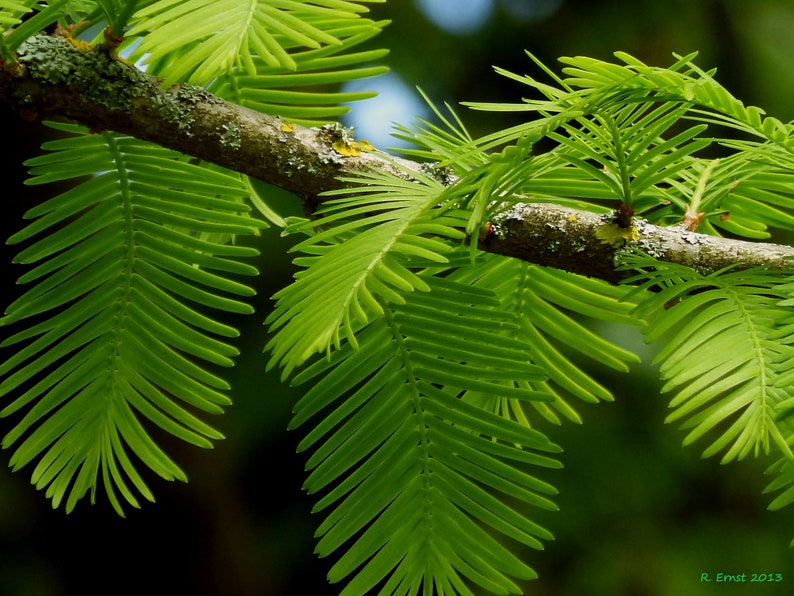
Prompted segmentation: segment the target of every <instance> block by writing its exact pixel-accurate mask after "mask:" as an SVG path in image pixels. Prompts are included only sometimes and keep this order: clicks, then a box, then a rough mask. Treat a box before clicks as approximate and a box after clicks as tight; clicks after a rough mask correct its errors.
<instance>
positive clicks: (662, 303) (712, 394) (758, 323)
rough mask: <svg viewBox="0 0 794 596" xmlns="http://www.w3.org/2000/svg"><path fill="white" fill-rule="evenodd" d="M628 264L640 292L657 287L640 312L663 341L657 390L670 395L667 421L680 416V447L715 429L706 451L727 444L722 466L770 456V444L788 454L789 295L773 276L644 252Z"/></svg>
mask: <svg viewBox="0 0 794 596" xmlns="http://www.w3.org/2000/svg"><path fill="white" fill-rule="evenodd" d="M627 267H630V268H634V269H637V270H640V271H641V273H640V274H639V275H637V276H636V277H634V278H632V281H634V282H637V283H640V288H652V287H655V288H661V289H662V291H660V292H657V293H655V294H652V295H651V294H649V295H647V296H646V298H645V300H644V302H643V303H642V304H640V305H639V306H638V307H637V311H636V312H637V314H638V315H639V316H642V317H643V318H644V319H645V320H647V321H649V326H648V340H649V341H651V340H657V339H661V338H663V339H664V341H665V345H664V347H663V348H662V349H661V350H660V351H659V352H658V354H657V356H656V358H655V362H658V363H661V367H660V370H661V374H662V378H663V379H665V380H666V383H665V385H664V386H663V388H662V390H663V391H665V392H669V391H675V392H676V395H675V396H674V398H673V399H672V401H671V403H670V407H671V408H673V411H672V413H671V414H670V415H669V416H668V417H667V421H668V422H672V421H676V420H682V419H683V420H685V422H684V423H683V428H686V429H689V433H688V434H687V436H686V438H685V439H684V443H685V444H688V443H691V442H693V441H695V440H697V439H698V438H700V437H702V436H703V435H705V434H707V433H710V434H711V435H712V436H714V435H716V439H714V440H713V442H712V443H711V445H710V446H709V447H708V448H707V449H706V450H705V452H704V456H710V455H714V454H715V453H717V452H719V451H723V450H725V453H724V455H723V458H722V461H723V462H727V461H730V460H732V459H735V458H738V459H742V458H744V457H745V456H746V455H747V454H749V453H750V452H753V453H754V454H755V455H756V456H757V455H758V454H759V452H761V451H763V452H764V453H769V451H770V447H771V446H772V445H774V446H775V447H776V449H777V450H779V451H780V452H781V453H783V454H784V455H785V456H786V457H789V458H791V457H794V454H792V452H791V449H790V448H789V445H788V439H787V438H786V435H787V434H788V433H789V431H788V430H787V429H786V428H785V427H782V426H780V425H779V424H778V423H777V422H776V413H777V410H778V408H779V407H780V405H781V404H782V403H786V402H789V400H790V399H791V397H792V395H791V386H790V385H786V384H785V383H784V382H783V381H784V379H785V378H786V376H787V375H788V374H789V369H790V364H789V363H790V362H791V358H792V357H794V344H792V341H791V339H792V337H791V335H790V334H788V335H786V334H781V332H780V330H781V329H790V328H791V325H792V324H794V316H792V313H791V311H790V309H788V308H786V307H785V306H783V305H781V304H780V303H781V301H782V299H783V298H784V297H786V295H787V294H786V292H785V288H784V286H783V285H782V284H781V283H780V275H779V273H776V272H771V271H767V270H761V269H753V270H749V271H735V272H719V273H716V274H712V275H702V274H698V273H696V272H695V271H693V270H691V269H689V268H687V267H683V266H681V265H675V264H670V263H662V262H657V261H655V260H654V259H652V258H650V257H647V256H642V255H636V256H632V257H629V258H628V261H627ZM705 355H707V356H708V357H706V356H705Z"/></svg>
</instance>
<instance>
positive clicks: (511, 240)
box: [0, 35, 794, 282]
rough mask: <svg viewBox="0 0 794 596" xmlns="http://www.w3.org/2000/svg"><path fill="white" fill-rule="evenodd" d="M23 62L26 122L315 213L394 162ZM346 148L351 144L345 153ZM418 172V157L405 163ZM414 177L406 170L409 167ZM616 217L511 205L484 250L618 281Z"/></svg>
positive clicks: (63, 57) (70, 54) (85, 61)
mask: <svg viewBox="0 0 794 596" xmlns="http://www.w3.org/2000/svg"><path fill="white" fill-rule="evenodd" d="M18 59H19V62H18V64H16V65H5V67H4V68H2V69H0V98H1V99H2V100H3V101H5V102H6V103H7V104H9V105H10V106H11V107H12V108H13V109H14V110H16V112H17V113H18V114H19V115H20V117H23V118H28V119H44V118H66V119H69V120H73V121H76V122H79V123H81V124H84V125H86V126H88V127H89V128H91V129H94V130H113V131H116V132H120V133H123V134H129V135H132V136H135V137H137V138H140V139H144V140H148V141H153V142H155V143H158V144H160V145H162V146H164V147H168V148H170V149H175V150H177V151H180V152H183V153H185V154H188V155H191V156H194V157H197V158H200V159H203V160H207V161H209V162H212V163H215V164H218V165H221V166H224V167H227V168H230V169H232V170H235V171H238V172H242V173H244V174H247V175H249V176H253V177H255V178H258V179H260V180H263V181H265V182H268V183H270V184H273V185H276V186H279V187H281V188H284V189H286V190H289V191H291V192H293V193H295V194H296V195H297V196H298V197H300V199H301V200H303V201H304V204H305V206H306V208H307V209H309V210H310V209H312V208H313V207H314V206H315V205H316V203H317V201H319V200H320V198H319V194H320V193H322V192H323V191H326V190H331V189H335V188H339V187H341V186H343V185H344V182H342V181H340V179H339V178H340V177H342V176H349V175H351V174H354V173H355V172H356V171H359V170H361V169H365V168H379V169H388V170H391V171H396V172H400V173H402V172H403V170H399V169H396V168H394V166H393V165H392V163H393V160H395V159H396V158H394V157H392V156H386V155H384V154H381V153H379V152H377V151H375V152H360V153H359V154H357V155H346V153H358V151H357V150H354V151H345V150H344V148H345V147H347V148H348V149H349V148H351V147H355V145H354V140H353V139H352V138H350V131H349V130H347V129H344V128H342V127H340V126H324V127H319V128H306V127H301V126H297V125H294V124H290V123H288V122H285V121H283V120H281V119H280V118H278V117H274V116H270V115H267V114H262V113H259V112H256V111H253V110H250V109H247V108H244V107H241V106H238V105H235V104H232V103H229V102H227V101H224V100H223V99H220V98H218V97H215V96H213V95H212V94H210V93H207V92H206V91H204V90H203V89H200V88H196V87H191V86H185V85H178V86H174V87H172V88H169V89H163V88H162V86H161V84H160V81H159V80H158V79H156V78H155V77H152V76H150V75H147V74H145V73H143V72H141V71H139V70H137V69H136V68H134V67H132V66H129V65H126V64H124V63H122V62H120V61H118V60H115V59H113V58H111V57H110V56H108V55H107V54H106V53H104V52H101V51H88V52H86V51H83V50H80V49H78V48H76V47H75V46H73V45H72V44H70V43H69V42H68V41H67V40H65V39H62V38H59V37H52V36H47V35H38V36H35V37H33V38H31V40H29V41H28V42H26V43H25V44H24V45H23V46H22V47H21V48H20V50H19V56H18ZM340 147H341V148H342V151H340ZM399 161H401V162H402V163H403V164H404V165H407V166H408V167H409V168H414V169H418V168H419V167H420V165H419V164H417V163H413V162H408V161H405V160H399ZM402 175H404V174H402ZM608 224H609V221H607V220H605V219H604V218H603V217H602V216H599V215H595V214H593V213H589V212H584V211H576V210H572V209H567V208H563V207H559V206H556V205H552V204H544V203H537V204H522V205H516V206H513V207H512V208H511V209H509V210H507V211H506V212H505V213H503V214H501V215H500V216H498V217H497V218H495V220H494V222H493V226H492V228H491V229H490V231H489V233H488V234H487V235H486V236H485V237H484V238H482V240H481V242H480V243H479V246H480V247H481V248H482V249H484V250H486V251H491V252H494V253H498V254H502V255H507V256H511V257H516V258H519V259H524V260H526V261H529V262H532V263H537V264H541V265H548V266H552V267H557V268H560V269H565V270H568V271H573V272H576V273H580V274H584V275H588V276H592V277H599V278H602V279H606V280H608V281H611V282H616V281H619V280H620V279H621V278H622V277H623V276H624V275H625V274H624V273H623V272H620V271H618V270H616V257H617V256H619V254H620V251H621V250H622V248H621V247H615V246H613V245H611V244H609V243H605V242H604V241H603V240H602V235H601V234H600V233H599V230H603V226H605V225H608ZM636 232H637V234H636V237H635V238H633V239H630V241H629V244H630V245H635V246H637V247H639V248H641V249H643V250H645V251H646V252H649V253H650V254H652V255H654V256H656V257H657V258H659V259H663V260H666V261H671V262H676V263H682V264H685V265H688V266H691V267H695V268H697V269H699V270H703V271H711V270H716V269H720V268H722V267H724V266H726V265H729V264H737V265H738V266H740V267H751V266H757V265H765V266H769V267H783V266H784V265H785V261H784V258H785V257H794V248H792V247H790V246H784V245H774V244H764V243H754V242H743V241H737V240H729V239H723V238H715V237H712V236H705V235H702V234H697V233H694V232H689V231H686V230H683V229H682V228H660V227H657V226H653V225H650V224H646V223H644V222H642V221H637V222H636Z"/></svg>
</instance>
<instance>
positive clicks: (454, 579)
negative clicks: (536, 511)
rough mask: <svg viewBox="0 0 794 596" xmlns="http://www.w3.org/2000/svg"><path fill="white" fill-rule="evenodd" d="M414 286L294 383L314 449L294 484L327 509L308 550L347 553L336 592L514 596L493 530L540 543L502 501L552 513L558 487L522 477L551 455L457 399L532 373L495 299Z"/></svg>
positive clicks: (430, 284) (520, 514) (298, 419)
mask: <svg viewBox="0 0 794 596" xmlns="http://www.w3.org/2000/svg"><path fill="white" fill-rule="evenodd" d="M422 277H423V280H424V283H425V284H426V285H427V290H426V291H424V292H412V293H410V295H409V296H410V300H406V301H405V302H404V303H393V302H391V303H390V302H383V303H382V304H381V308H382V311H383V314H382V315H381V316H378V317H377V318H375V319H373V320H372V321H371V322H369V323H368V324H367V325H366V326H364V327H363V328H362V329H361V330H359V331H358V333H357V338H356V346H354V345H353V344H352V343H351V342H345V343H343V344H342V345H341V347H340V348H339V349H338V350H335V351H333V352H332V354H331V356H330V358H329V359H327V360H326V359H319V360H316V361H315V362H314V363H313V364H311V365H310V366H308V367H307V368H305V369H304V370H303V372H301V373H300V374H299V375H298V376H297V377H296V378H295V382H296V383H302V384H303V383H308V382H311V388H310V389H309V390H308V391H307V392H306V393H305V395H304V396H303V397H302V398H301V399H300V401H299V402H298V403H297V404H296V407H295V418H294V419H293V422H292V424H291V428H295V427H298V426H303V425H305V424H307V423H308V422H309V421H310V420H314V421H315V422H314V428H313V429H312V430H310V431H309V432H308V434H307V435H306V437H305V438H304V440H303V441H302V442H301V444H300V446H299V450H301V451H303V450H306V449H309V448H311V449H312V450H313V453H312V455H311V457H310V458H309V459H308V461H307V464H306V466H307V469H309V470H311V473H310V474H309V477H308V478H307V480H306V483H305V488H306V490H307V491H308V492H310V493H315V492H318V491H324V492H325V494H324V496H323V497H322V498H321V499H320V500H319V501H318V503H317V505H316V506H315V511H328V513H327V515H326V517H325V519H324V521H323V522H322V523H321V524H320V527H319V528H318V530H317V534H318V536H319V537H320V540H319V542H318V544H317V552H318V554H320V556H325V555H328V554H331V553H333V552H335V551H337V550H338V549H340V548H342V547H343V546H346V550H345V551H344V553H343V554H342V555H341V556H340V557H339V558H338V560H337V561H336V563H335V564H334V566H333V567H332V569H331V571H330V572H329V580H330V581H332V582H337V581H341V580H343V579H347V580H348V583H347V584H346V586H345V587H344V589H343V590H342V593H343V594H365V593H368V591H369V590H370V589H372V588H373V587H374V586H375V585H376V584H378V583H380V582H385V584H384V585H386V586H398V585H400V586H406V585H411V586H414V589H416V590H419V589H421V587H422V586H424V589H425V590H429V589H431V586H433V585H440V584H449V585H450V586H455V590H456V591H457V593H470V592H471V589H472V588H471V587H470V586H477V589H478V590H479V589H487V590H493V591H495V592H507V591H515V590H516V589H517V587H516V584H515V583H514V580H513V579H511V578H520V579H530V578H533V577H535V573H534V571H532V569H531V568H530V567H528V566H527V564H526V563H524V562H522V561H520V560H519V559H518V558H517V557H516V556H515V555H514V554H513V553H512V552H511V551H510V549H509V546H508V545H507V544H506V543H505V542H504V541H503V540H502V539H501V538H499V539H497V537H496V536H495V535H494V534H496V535H499V534H501V535H503V536H505V537H509V538H510V539H512V540H515V541H517V542H518V543H521V544H523V545H526V546H530V547H532V548H542V543H541V541H542V540H549V539H551V538H552V536H551V534H550V533H549V532H548V531H546V530H545V529H543V528H542V527H540V526H539V525H537V524H536V523H534V522H533V521H531V519H530V518H529V516H528V514H527V513H526V512H525V509H524V507H523V506H522V507H518V506H516V505H515V504H512V503H511V501H510V500H508V498H509V499H517V500H518V502H521V503H524V506H532V507H541V508H543V509H550V510H554V509H555V506H554V504H553V503H552V502H551V501H550V500H549V498H548V497H549V496H552V495H554V494H555V492H556V491H555V490H554V488H553V487H552V486H551V485H549V484H547V483H546V482H543V481H541V480H539V479H538V478H536V477H535V476H534V475H533V474H532V473H531V472H532V468H533V467H537V466H540V467H543V468H548V467H551V468H556V467H559V463H558V462H557V461H556V460H555V459H553V458H551V457H549V454H554V453H556V452H558V451H559V448H558V447H557V446H556V445H553V444H552V443H550V442H549V440H548V439H547V438H546V437H545V436H544V435H542V434H541V433H539V432H538V431H535V430H532V429H530V428H527V427H526V426H524V425H522V424H520V423H518V422H516V421H513V420H509V419H506V418H503V417H501V416H499V415H497V414H495V413H493V412H491V411H489V410H488V409H484V408H481V407H479V406H478V405H475V404H473V403H470V402H469V400H467V399H464V398H462V397H461V396H465V395H467V394H469V393H471V392H477V393H478V394H480V395H486V394H487V395H489V396H492V397H494V398H497V397H501V396H503V395H509V394H510V385H509V383H506V382H505V380H506V379H512V378H525V379H528V380H529V379H531V380H532V381H534V382H540V381H541V380H542V379H543V374H542V371H541V370H540V369H539V368H538V367H536V366H534V365H533V364H532V363H531V362H529V360H528V359H527V350H528V345H527V343H526V342H525V341H524V340H522V339H517V338H514V337H513V335H512V333H510V331H511V330H512V331H515V330H516V326H515V324H514V323H513V321H512V317H511V316H510V315H506V314H505V313H504V312H503V311H502V308H501V305H500V303H499V301H498V300H496V297H495V296H494V294H493V292H491V291H490V290H487V289H483V288H478V287H475V286H471V285H467V284H461V283H458V282H454V281H451V280H449V279H445V278H443V277H438V276H430V275H422ZM442 338H443V339H445V341H439V340H440V339H442ZM462 363H465V365H461V364H462ZM521 391H523V392H524V396H523V399H526V400H530V401H533V400H538V399H541V400H542V399H546V398H547V396H545V395H544V394H542V393H539V392H536V391H533V390H532V389H522V390H521Z"/></svg>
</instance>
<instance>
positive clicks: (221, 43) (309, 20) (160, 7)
mask: <svg viewBox="0 0 794 596" xmlns="http://www.w3.org/2000/svg"><path fill="white" fill-rule="evenodd" d="M382 1H383V0H364V2H348V1H346V0H312V1H305V0H300V1H296V0H277V1H275V2H273V1H268V2H253V3H251V2H241V1H240V0H223V1H222V2H217V1H215V0H213V1H195V0H194V1H192V2H187V3H186V2H174V1H172V0H160V1H157V2H153V3H151V4H149V5H148V6H146V7H145V8H142V9H141V10H140V11H139V12H138V13H137V14H136V15H135V17H136V19H137V21H136V24H135V26H134V27H133V28H132V29H131V30H130V32H129V35H130V36H131V37H133V38H134V37H137V36H141V37H140V44H139V45H137V47H136V48H135V50H134V53H133V57H134V58H135V57H138V58H141V59H143V60H145V62H146V63H147V65H148V68H149V70H150V71H151V72H153V73H154V74H158V75H160V76H162V77H163V78H164V79H165V84H166V85H168V84H171V83H175V82H177V81H186V82H189V83H191V84H195V85H201V86H208V87H209V88H210V89H211V90H212V91H213V93H215V94H217V95H220V96H221V97H224V98H226V99H229V100H231V101H234V102H236V103H238V104H241V105H245V106H247V107H251V108H253V109H256V110H260V111H264V112H267V113H271V114H276V115H279V116H282V117H284V118H289V119H290V120H292V121H294V122H298V123H301V124H306V125H315V124H318V123H322V122H328V121H329V120H331V119H333V118H336V117H338V116H339V115H341V114H343V113H345V112H346V111H347V110H348V109H349V108H347V107H346V106H342V105H341V104H343V103H344V102H350V101H356V100H360V99H365V98H367V97H371V96H372V93H368V92H356V93H340V92H338V91H328V90H327V87H328V85H330V84H336V83H341V82H345V81H349V80H354V79H358V78H363V77H370V76H375V75H378V74H382V73H384V72H386V70H387V69H386V68H385V67H384V66H381V65H377V66H369V67H359V68H353V67H354V66H355V65H358V64H361V63H364V62H372V61H374V60H377V59H379V58H381V57H383V55H384V54H385V53H386V52H385V51H384V50H369V51H364V52H351V51H350V50H351V49H352V48H354V47H355V46H357V45H359V44H361V43H363V42H365V41H367V40H369V39H371V38H372V37H373V36H375V35H377V34H378V33H379V32H380V30H381V28H382V27H383V26H385V25H386V24H387V22H386V21H381V22H375V21H372V20H371V19H367V18H364V17H363V16H362V14H364V13H366V12H367V10H368V9H367V8H366V6H364V4H365V3H366V2H382ZM318 87H319V88H318ZM306 89H309V90H306Z"/></svg>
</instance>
